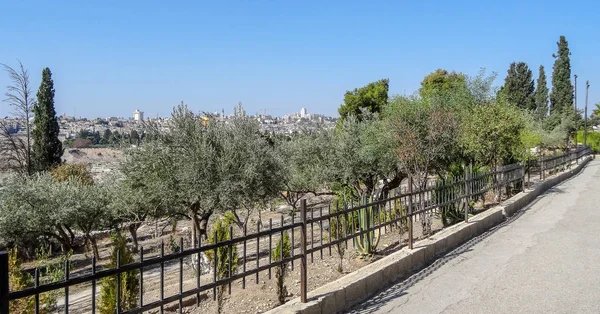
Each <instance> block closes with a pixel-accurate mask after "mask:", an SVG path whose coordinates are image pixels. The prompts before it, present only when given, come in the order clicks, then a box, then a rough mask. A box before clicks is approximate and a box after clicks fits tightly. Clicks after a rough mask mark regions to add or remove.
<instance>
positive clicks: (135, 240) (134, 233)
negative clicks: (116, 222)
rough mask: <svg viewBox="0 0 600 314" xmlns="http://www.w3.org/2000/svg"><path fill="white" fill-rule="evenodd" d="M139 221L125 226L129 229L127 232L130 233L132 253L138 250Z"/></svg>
mask: <svg viewBox="0 0 600 314" xmlns="http://www.w3.org/2000/svg"><path fill="white" fill-rule="evenodd" d="M140 225H141V223H139V222H134V223H131V224H129V226H128V227H127V228H128V229H129V234H131V239H132V240H133V253H137V251H138V237H137V230H138V228H139V227H140Z"/></svg>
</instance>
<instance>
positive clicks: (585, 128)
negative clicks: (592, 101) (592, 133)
mask: <svg viewBox="0 0 600 314" xmlns="http://www.w3.org/2000/svg"><path fill="white" fill-rule="evenodd" d="M589 89H590V81H585V113H584V114H585V118H584V119H585V120H584V122H583V146H586V145H587V106H588V90H589Z"/></svg>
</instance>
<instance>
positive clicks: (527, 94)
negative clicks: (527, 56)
mask: <svg viewBox="0 0 600 314" xmlns="http://www.w3.org/2000/svg"><path fill="white" fill-rule="evenodd" d="M534 90H535V88H534V83H533V74H532V73H531V70H530V69H529V67H528V66H527V64H526V63H525V62H518V63H516V62H513V63H511V64H510V68H509V69H508V74H507V75H506V79H505V80H504V86H502V88H501V89H500V92H501V93H502V94H504V95H505V96H506V98H507V99H508V101H509V102H510V103H512V104H514V105H516V106H517V107H519V108H521V109H526V110H531V111H533V110H535V99H534V97H533V92H534Z"/></svg>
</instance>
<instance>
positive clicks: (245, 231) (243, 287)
mask: <svg viewBox="0 0 600 314" xmlns="http://www.w3.org/2000/svg"><path fill="white" fill-rule="evenodd" d="M246 234H247V228H246V224H244V264H243V266H242V270H243V271H242V272H243V273H244V276H243V277H242V289H246V258H247V257H246V256H247V255H246ZM293 248H294V247H293V246H292V250H293Z"/></svg>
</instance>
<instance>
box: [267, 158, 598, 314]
mask: <svg viewBox="0 0 600 314" xmlns="http://www.w3.org/2000/svg"><path fill="white" fill-rule="evenodd" d="M590 160H591V157H588V158H586V159H585V160H583V161H581V162H580V163H579V164H578V165H577V166H576V167H574V168H573V169H571V170H567V171H565V172H562V173H560V174H556V175H553V176H550V177H548V178H546V180H544V181H542V182H538V183H536V184H534V185H533V186H532V187H531V188H529V189H528V190H527V191H525V192H521V193H519V194H517V195H515V196H514V197H512V198H510V199H509V200H507V201H505V202H504V203H503V204H502V205H501V206H496V207H494V208H491V209H489V210H486V211H485V212H483V213H480V214H478V215H476V216H474V217H472V218H470V219H469V222H468V223H465V222H461V223H458V224H456V225H454V226H451V227H448V228H445V229H443V230H442V231H440V232H438V233H436V234H434V235H433V236H431V237H429V238H427V239H425V240H422V241H418V242H416V243H415V244H414V249H413V250H409V249H408V248H406V247H405V248H403V249H402V250H400V251H398V252H395V253H393V254H391V255H388V256H386V257H384V258H382V259H380V260H378V261H375V262H373V263H371V264H369V265H368V266H365V267H363V268H361V269H359V270H357V271H355V272H353V273H351V274H348V275H346V276H344V277H342V278H340V279H338V280H336V281H333V282H330V283H328V284H326V285H323V286H321V287H319V288H317V289H315V290H313V291H310V292H309V293H308V300H309V301H308V302H307V303H301V302H300V298H296V299H294V300H291V301H290V302H288V303H286V304H284V305H282V306H279V307H277V308H275V309H272V310H271V311H269V312H267V313H269V314H275V313H307V314H308V313H310V314H313V313H315V314H317V313H318V314H321V313H322V314H332V313H338V312H341V311H343V310H345V309H348V308H350V307H352V306H353V305H355V304H358V303H360V302H361V301H363V300H365V299H367V298H369V297H371V296H373V295H374V294H376V293H377V292H378V291H381V290H382V289H385V288H386V287H388V286H389V285H390V284H392V283H394V282H396V281H397V280H401V279H404V278H407V277H408V276H409V275H411V274H413V273H415V272H416V271H418V270H420V269H422V268H423V267H424V266H425V265H427V264H430V263H431V262H433V261H434V260H435V259H436V258H437V257H439V256H441V255H443V254H445V253H447V252H448V251H450V250H452V249H454V248H456V247H458V246H460V245H461V244H462V243H464V242H466V241H468V240H469V239H471V238H473V237H475V236H477V235H479V234H481V233H483V232H485V231H487V230H489V229H490V228H492V227H494V226H496V225H498V224H500V223H501V222H502V221H504V219H505V218H506V217H509V216H512V215H513V214H514V213H516V212H517V211H518V210H520V209H522V208H523V207H525V206H526V205H527V204H529V203H530V202H531V201H532V200H534V199H535V198H536V197H538V196H540V195H541V194H543V193H544V192H545V191H547V190H548V189H550V188H551V187H553V186H554V185H556V184H558V183H560V182H562V181H564V180H566V179H569V178H571V177H572V176H573V175H575V174H576V173H578V172H579V171H581V169H582V168H583V167H584V166H585V165H586V164H587V163H588V162H589V161H590ZM309 267H310V266H309ZM309 273H310V272H309ZM309 280H310V278H309Z"/></svg>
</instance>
